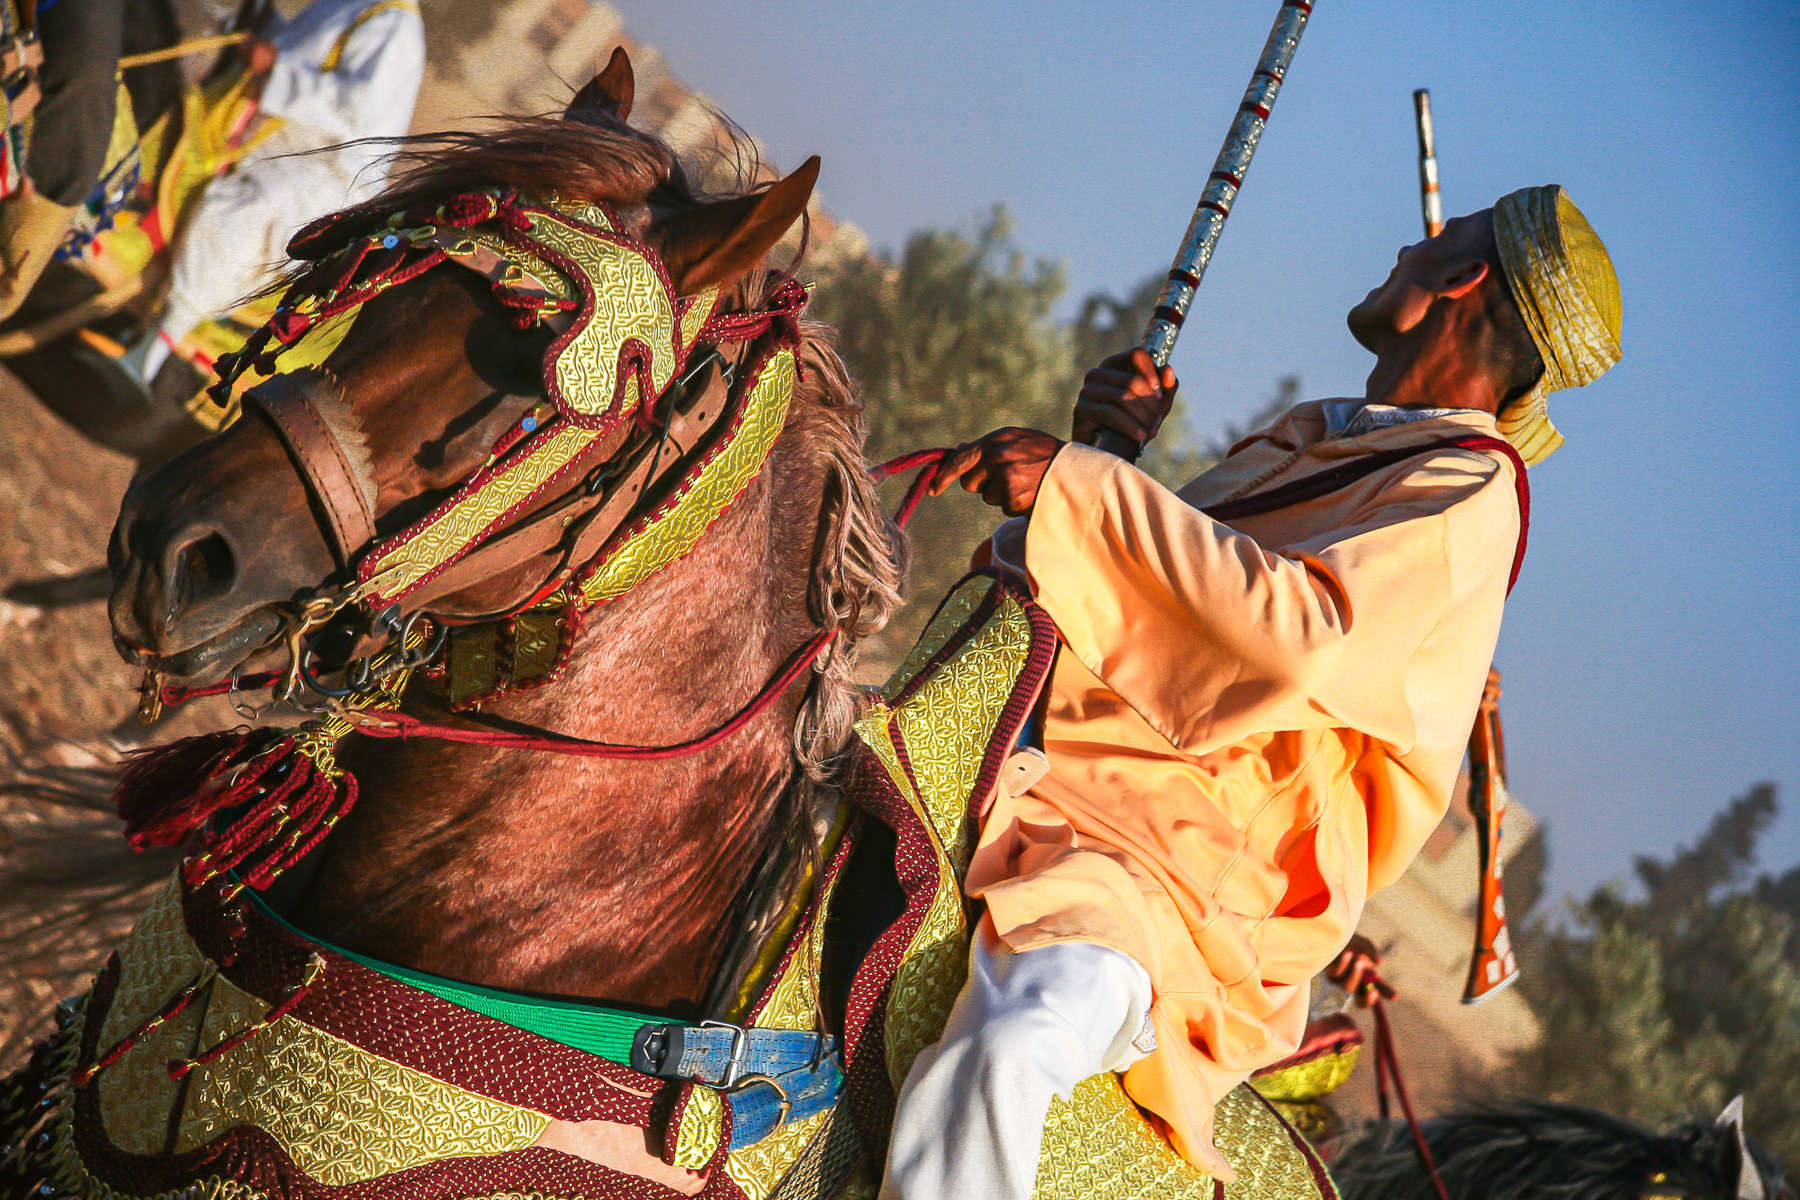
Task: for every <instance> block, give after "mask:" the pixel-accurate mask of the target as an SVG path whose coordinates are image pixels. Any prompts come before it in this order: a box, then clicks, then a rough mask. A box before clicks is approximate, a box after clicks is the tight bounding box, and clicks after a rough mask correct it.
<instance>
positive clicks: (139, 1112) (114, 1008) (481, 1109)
mask: <svg viewBox="0 0 1800 1200" xmlns="http://www.w3.org/2000/svg"><path fill="white" fill-rule="evenodd" d="M119 959H120V977H119V986H118V988H117V991H116V993H115V995H114V998H113V1001H112V1004H111V1005H110V1008H109V1011H108V1013H107V1018H106V1021H105V1023H104V1025H103V1027H102V1034H101V1038H100V1044H101V1048H102V1049H103V1050H104V1049H105V1048H106V1047H107V1046H110V1045H112V1044H113V1043H114V1042H115V1041H116V1040H117V1039H118V1038H120V1037H122V1036H124V1035H125V1034H126V1033H129V1032H130V1031H131V1030H132V1029H134V1028H135V1027H136V1026H137V1025H139V1024H140V1023H141V1022H142V1021H143V1020H144V1018H145V1017H147V1016H149V1015H150V1014H151V1013H153V1012H155V1011H156V1010H157V1009H159V1008H160V1007H162V1005H163V1004H165V1003H166V1002H167V1001H168V999H169V998H170V997H171V996H172V995H174V994H175V993H176V992H177V991H178V990H180V989H181V988H183V987H186V986H187V985H189V984H190V983H191V982H193V981H194V980H195V979H196V978H197V977H200V976H201V975H202V973H203V972H204V973H210V972H212V964H210V963H209V962H208V961H207V960H206V958H205V957H204V956H203V955H202V954H201V952H200V950H199V948H198V947H197V946H195V945H194V943H193V940H192V938H191V937H189V936H188V934H187V930H186V926H185V923H184V922H183V919H182V913H181V895H180V888H179V883H178V882H177V881H176V880H171V882H170V884H169V886H167V887H165V888H164V890H163V891H162V893H161V894H159V896H158V897H157V899H156V901H155V902H154V903H153V904H152V905H151V907H150V908H149V910H147V911H146V912H145V914H144V916H143V918H142V919H140V921H139V922H138V926H137V928H136V929H134V930H133V931H132V933H131V936H130V937H129V938H127V939H126V941H125V943H124V944H123V945H122V946H121V947H120V949H119ZM269 1007H270V1005H269V1003H268V1002H267V1001H265V1000H263V999H262V998H261V997H259V996H256V995H253V994H251V993H249V992H246V991H244V990H243V989H241V988H239V987H237V986H236V985H234V984H232V983H231V982H230V981H229V980H227V979H224V978H223V977H221V976H218V975H216V974H211V975H210V978H209V979H208V980H207V982H206V985H205V991H204V992H203V993H202V994H201V997H200V1000H199V1001H198V1002H196V1003H195V1004H193V1005H190V1006H189V1008H188V1010H187V1011H186V1012H184V1013H183V1014H182V1015H181V1017H178V1018H176V1019H175V1020H172V1021H169V1022H167V1023H165V1024H164V1025H162V1026H160V1027H158V1028H157V1029H156V1030H154V1031H153V1032H151V1033H149V1034H148V1035H147V1036H146V1037H144V1038H143V1040H142V1041H141V1042H140V1043H139V1044H138V1045H137V1046H136V1047H134V1048H133V1049H132V1050H131V1051H130V1052H129V1053H127V1054H126V1055H125V1056H124V1057H123V1058H121V1059H120V1060H119V1061H118V1062H116V1063H115V1064H113V1065H112V1066H111V1067H109V1068H107V1069H106V1070H105V1071H102V1072H101V1073H100V1075H99V1076H98V1077H97V1079H96V1082H95V1086H97V1087H99V1089H100V1107H101V1118H102V1125H103V1127H104V1129H105V1132H106V1136H107V1138H108V1140H109V1141H111V1142H112V1143H113V1144H114V1145H115V1146H117V1147H119V1148H120V1149H121V1150H124V1151H127V1152H129V1153H136V1154H159V1153H161V1152H162V1149H163V1144H164V1139H165V1137H166V1136H167V1133H168V1129H169V1123H170V1112H171V1110H172V1109H173V1108H174V1107H175V1105H176V1104H178V1103H181V1104H182V1111H181V1114H180V1117H179V1119H178V1122H177V1138H176V1145H175V1151H176V1153H186V1152H188V1151H190V1150H194V1149H197V1148H199V1147H201V1146H204V1145H206V1144H208V1143H210V1142H212V1141H213V1140H215V1139H216V1138H218V1137H219V1136H220V1135H222V1134H224V1133H225V1132H226V1131H227V1130H229V1129H231V1128H234V1127H238V1126H255V1127H257V1128H260V1129H262V1130H263V1131H264V1132H266V1133H268V1134H269V1135H270V1136H271V1137H272V1138H274V1139H275V1141H276V1142H277V1143H278V1144H279V1145H280V1146H281V1148H282V1150H283V1151H284V1152H285V1153H286V1154H287V1155H288V1157H289V1158H291V1159H292V1160H293V1161H294V1164H295V1166H296V1167H298V1168H299V1169H300V1170H301V1171H304V1172H305V1173H306V1174H307V1175H308V1176H310V1177H311V1178H313V1179H315V1180H317V1181H318V1182H319V1183H321V1184H324V1185H326V1186H328V1187H339V1186H346V1185H349V1184H354V1183H360V1182H363V1181H366V1180H370V1179H376V1178H380V1177H381V1176H384V1175H390V1174H393V1173H394V1172H396V1171H403V1170H406V1169H407V1168H409V1167H415V1166H419V1165H421V1164H424V1163H430V1162H437V1161H440V1160H443V1159H447V1158H458V1157H463V1156H485V1155H495V1154H504V1153H507V1152H508V1151H513V1150H522V1149H524V1148H526V1147H527V1146H530V1145H531V1144H533V1143H534V1142H536V1141H537V1139H538V1137H539V1136H540V1135H541V1134H542V1133H543V1131H544V1127H545V1125H546V1124H547V1123H548V1118H547V1117H546V1116H545V1115H544V1114H542V1113H539V1112H536V1111H534V1110H532V1109H527V1108H520V1107H517V1106H515V1105H511V1104H506V1103H504V1102H502V1101H499V1100H494V1099H491V1098H489V1097H486V1096H482V1095H478V1094H476V1093H474V1092H470V1091H467V1090H465V1089H463V1088H459V1087H457V1086H455V1085H454V1084H450V1083H446V1082H444V1081H443V1080H440V1079H437V1078H435V1077H433V1076H431V1075H428V1074H426V1073H424V1072H422V1071H418V1070H414V1069H413V1068H411V1067H407V1066H403V1065H401V1064H400V1063H396V1062H394V1061H392V1060H390V1059H387V1058H384V1057H382V1056H380V1055H378V1054H373V1053H371V1052H369V1051H367V1050H364V1049H362V1048H361V1047H358V1046H356V1045H353V1044H352V1043H350V1042H347V1041H345V1040H344V1039H342V1038H339V1037H336V1036H335V1035H333V1034H329V1033H326V1032H325V1031H324V1030H321V1029H317V1028H315V1027H313V1026H311V1025H308V1024H306V1023H305V1022H303V1021H300V1020H298V1019H296V1018H294V1017H292V1016H286V1017H282V1018H281V1019H280V1020H278V1021H276V1022H274V1023H273V1024H271V1025H269V1026H268V1027H267V1028H265V1029H263V1030H261V1031H260V1032H258V1033H255V1034H253V1035H252V1036H250V1037H249V1038H247V1039H246V1040H245V1041H244V1042H243V1043H241V1044H240V1045H238V1046H236V1047H234V1048H233V1049H232V1050H231V1051H230V1052H229V1053H227V1054H226V1055H224V1056H223V1057H222V1058H219V1059H217V1060H216V1061H213V1062H210V1063H202V1064H200V1065H198V1066H196V1067H195V1068H194V1069H193V1071H192V1073H191V1075H190V1076H189V1083H188V1085H187V1088H186V1093H185V1094H186V1099H185V1102H184V1101H183V1099H182V1096H183V1085H182V1084H181V1083H178V1082H176V1081H173V1080H171V1079H170V1078H169V1076H168V1072H167V1070H166V1069H165V1064H166V1063H167V1062H168V1061H169V1060H170V1059H173V1058H186V1057H189V1056H191V1055H192V1054H193V1053H194V1051H195V1050H196V1049H198V1048H200V1047H205V1046H215V1045H218V1044H219V1043H220V1042H222V1041H223V1040H224V1039H225V1038H227V1037H229V1036H231V1035H232V1034H234V1033H237V1032H238V1031H239V1030H242V1029H245V1028H248V1027H250V1026H252V1025H255V1024H257V1023H258V1022H260V1021H262V1020H264V1019H265V1018H266V1016H267V1013H268V1010H269ZM190 1012H191V1013H193V1014H195V1015H194V1016H193V1017H191V1018H190V1017H188V1013H190ZM183 1018H187V1019H183Z"/></svg>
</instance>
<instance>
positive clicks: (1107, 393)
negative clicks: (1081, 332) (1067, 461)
mask: <svg viewBox="0 0 1800 1200" xmlns="http://www.w3.org/2000/svg"><path fill="white" fill-rule="evenodd" d="M1175 388H1176V382H1175V371H1174V369H1173V368H1172V367H1164V368H1162V369H1161V370H1160V371H1159V370H1157V367H1156V364H1155V363H1154V362H1152V361H1151V360H1150V355H1149V353H1148V352H1147V351H1144V350H1141V349H1140V350H1127V351H1125V352H1124V353H1122V354H1114V355H1112V356H1111V357H1110V358H1106V359H1102V360H1101V362H1100V365H1099V366H1097V367H1095V368H1094V369H1093V370H1091V371H1089V372H1088V373H1087V376H1086V378H1084V379H1083V380H1082V381H1081V395H1080V396H1079V397H1077V398H1076V401H1075V440H1076V441H1078V442H1087V441H1091V440H1092V439H1093V437H1094V435H1095V434H1096V433H1097V432H1098V431H1099V430H1101V429H1112V430H1116V431H1117V432H1119V433H1122V434H1124V435H1125V436H1126V437H1128V438H1130V439H1131V440H1132V441H1134V442H1147V441H1149V440H1150V439H1151V438H1153V437H1155V436H1156V431H1157V430H1159V429H1161V428H1162V423H1163V418H1164V417H1166V416H1168V415H1169V409H1170V407H1171V406H1173V405H1174V403H1175Z"/></svg>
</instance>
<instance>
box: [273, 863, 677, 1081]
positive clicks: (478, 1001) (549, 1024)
mask: <svg viewBox="0 0 1800 1200" xmlns="http://www.w3.org/2000/svg"><path fill="white" fill-rule="evenodd" d="M245 891H246V894H247V895H249V896H250V898H251V899H252V900H253V901H254V902H255V904H256V907H257V908H258V909H259V910H260V911H261V912H262V914H263V915H264V916H266V917H268V918H269V919H270V920H272V921H274V922H275V923H276V924H278V925H280V926H281V927H282V928H283V929H286V930H287V931H288V932H289V933H292V934H293V935H294V936H295V937H298V938H301V939H303V940H305V941H308V942H311V943H312V944H313V945H315V946H321V947H323V948H324V949H326V950H329V951H331V952H332V953H333V954H340V955H342V956H343V957H345V958H347V959H349V960H350V961H351V962H353V963H357V964H359V965H361V966H364V967H367V968H368V969H369V970H371V971H374V972H376V973H378V974H381V975H385V976H387V977H388V978H389V979H392V980H395V981H396V982H398V983H403V984H406V985H407V986H409V987H415V988H418V989H419V990H420V991H422V992H429V993H430V994H432V995H433V996H436V997H437V998H438V999H440V1000H444V1001H447V1002H449V1003H451V1004H455V1005H457V1006H459V1007H461V1008H466V1009H468V1010H469V1011H471V1012H478V1013H480V1014H481V1015H482V1016H484V1017H492V1018H493V1019H494V1020H496V1021H499V1022H502V1023H503V1024H506V1025H511V1026H512V1027H513V1028H514V1029H523V1030H524V1031H525V1032H527V1033H535V1034H537V1035H538V1036H539V1037H543V1038H548V1039H550V1040H551V1041H553V1042H560V1043H561V1044H562V1045H564V1046H571V1047H573V1048H574V1049H576V1050H583V1051H586V1052H587V1053H589V1054H594V1055H598V1056H599V1057H601V1058H604V1059H606V1060H607V1061H608V1062H614V1063H618V1064H619V1065H620V1066H626V1067H628V1066H630V1065H631V1043H632V1041H633V1040H634V1039H635V1038H636V1037H637V1034H638V1031H639V1030H640V1029H642V1028H644V1027H645V1026H646V1025H665V1024H668V1023H670V1021H671V1020H672V1018H669V1017H659V1016H657V1015H655V1014H654V1013H640V1012H631V1011H628V1010H626V1009H622V1008H608V1007H607V1006H606V1005H603V1004H595V1003H592V1002H589V1001H584V1000H552V999H547V998H541V997H538V996H527V995H522V994H521V993H518V992H506V991H501V990H500V989H499V988H490V987H483V986H482V985H481V984H478V983H462V982H460V981H458V980H455V979H445V978H444V977H443V976H441V975H431V974H428V973H426V972H424V971H415V970H413V969H412V968H410V967H400V966H395V965H394V964H393V963H387V962H382V961H381V960H380V959H378V958H370V957H369V956H368V955H366V954H358V953H356V952H355V951H354V950H346V949H344V948H343V947H342V946H334V945H332V944H331V943H330V942H326V941H322V940H320V939H319V938H316V937H314V936H313V935H312V934H310V933H306V932H304V931H303V930H300V929H297V928H295V927H294V926H293V925H292V924H291V923H290V922H288V921H287V920H285V919H284V918H283V917H282V916H281V915H280V914H279V913H277V912H275V911H274V910H273V909H271V908H270V907H269V906H268V905H267V904H265V903H264V902H263V900H262V897H260V896H258V895H257V894H256V893H255V892H253V891H250V890H249V889H245ZM677 1023H678V1024H686V1022H677Z"/></svg>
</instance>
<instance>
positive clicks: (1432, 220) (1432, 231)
mask: <svg viewBox="0 0 1800 1200" xmlns="http://www.w3.org/2000/svg"><path fill="white" fill-rule="evenodd" d="M1413 122H1414V124H1416V125H1417V126H1418V130H1419V211H1420V215H1422V216H1423V217H1424V218H1425V236H1426V237H1428V238H1429V237H1436V236H1437V235H1438V234H1440V233H1442V232H1443V231H1444V202H1443V200H1442V199H1441V198H1440V197H1439V196H1438V178H1437V146H1436V144H1435V140H1434V139H1433V137H1432V134H1431V91H1430V89H1428V88H1420V89H1418V90H1417V91H1415V92H1414V93H1413Z"/></svg>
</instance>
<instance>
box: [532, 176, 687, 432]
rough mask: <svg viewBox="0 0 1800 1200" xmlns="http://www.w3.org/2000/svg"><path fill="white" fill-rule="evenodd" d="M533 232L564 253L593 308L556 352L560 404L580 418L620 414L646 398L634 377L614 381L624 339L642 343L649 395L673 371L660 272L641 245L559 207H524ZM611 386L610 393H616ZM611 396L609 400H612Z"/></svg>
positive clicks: (670, 324) (670, 325) (671, 315)
mask: <svg viewBox="0 0 1800 1200" xmlns="http://www.w3.org/2000/svg"><path fill="white" fill-rule="evenodd" d="M529 236H531V237H532V238H535V239H536V240H537V241H540V242H542V243H543V244H544V245H546V246H548V247H549V248H550V249H552V250H554V251H557V252H558V253H560V254H563V255H565V256H567V257H568V258H569V259H570V260H571V261H573V262H574V263H575V265H576V267H577V269H578V270H579V271H580V273H581V274H582V275H584V276H586V278H587V281H588V284H589V286H590V287H591V288H592V289H593V294H594V314H593V317H592V319H591V320H589V321H587V322H586V323H584V324H583V325H582V326H581V327H580V328H579V329H578V330H577V332H576V334H575V337H574V338H573V339H572V340H571V341H570V342H569V344H568V345H567V346H565V347H563V349H562V352H561V353H560V354H558V355H557V356H556V362H555V364H554V366H553V368H552V369H553V370H554V371H555V374H556V381H557V384H558V386H559V387H560V388H561V390H562V396H561V401H560V403H561V404H563V405H566V406H567V407H568V408H569V409H571V410H573V411H574V412H575V413H578V414H580V415H582V416H584V417H600V416H604V415H607V414H608V413H611V414H612V415H613V416H614V417H618V418H623V417H626V416H628V415H630V414H631V413H633V412H635V411H636V410H637V408H638V406H639V405H641V404H643V403H644V401H645V400H646V399H647V397H645V396H644V395H643V394H642V392H641V391H639V390H638V381H637V378H636V376H631V377H629V378H628V380H627V381H626V383H625V388H624V391H622V392H620V391H619V387H618V383H619V380H618V371H619V354H620V351H621V350H623V349H624V347H625V344H626V343H627V342H628V341H632V340H637V341H641V342H643V343H644V344H645V345H646V346H648V347H649V354H648V355H647V357H648V358H649V360H650V361H649V374H650V385H651V387H652V388H653V389H654V391H653V392H652V395H661V394H662V390H663V389H664V388H666V387H668V386H669V381H670V380H672V379H673V378H674V377H675V333H676V329H675V308H674V304H673V302H672V300H671V298H670V296H669V289H668V288H667V287H665V286H664V285H663V280H662V276H661V275H659V274H658V273H657V270H656V268H655V267H654V266H652V265H651V262H650V260H649V259H648V258H646V257H645V256H644V254H643V252H642V251H639V250H635V249H633V248H631V247H629V246H621V245H619V244H617V243H616V242H609V241H605V240H604V239H601V238H597V237H593V236H591V235H590V234H588V233H587V232H586V231H585V230H582V229H578V228H576V227H575V226H573V225H571V224H569V223H568V222H567V221H566V220H564V219H562V218H561V217H560V216H559V215H558V214H556V213H553V212H546V211H542V210H540V211H536V212H533V213H532V214H531V233H530V235H529ZM615 393H617V396H616V398H615ZM615 400H616V405H615Z"/></svg>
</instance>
